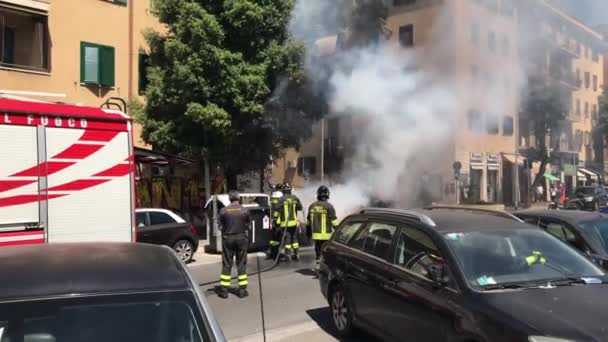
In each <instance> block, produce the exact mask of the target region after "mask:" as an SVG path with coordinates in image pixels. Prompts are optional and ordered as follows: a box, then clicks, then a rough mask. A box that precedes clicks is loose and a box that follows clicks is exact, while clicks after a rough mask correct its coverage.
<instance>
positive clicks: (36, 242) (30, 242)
mask: <svg viewBox="0 0 608 342" xmlns="http://www.w3.org/2000/svg"><path fill="white" fill-rule="evenodd" d="M43 243H44V238H41V239H32V240H18V241H6V242H2V241H0V247H1V246H17V245H19V246H23V245H40V244H43Z"/></svg>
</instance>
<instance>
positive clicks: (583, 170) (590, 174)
mask: <svg viewBox="0 0 608 342" xmlns="http://www.w3.org/2000/svg"><path fill="white" fill-rule="evenodd" d="M578 171H580V172H582V173H584V174H585V175H587V176H589V177H590V178H591V179H592V180H597V173H595V172H592V171H589V170H587V169H583V168H582V167H579V168H578Z"/></svg>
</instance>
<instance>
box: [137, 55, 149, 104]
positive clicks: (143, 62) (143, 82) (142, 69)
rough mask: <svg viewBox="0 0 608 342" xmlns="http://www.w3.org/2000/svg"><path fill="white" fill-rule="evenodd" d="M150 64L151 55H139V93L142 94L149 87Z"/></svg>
mask: <svg viewBox="0 0 608 342" xmlns="http://www.w3.org/2000/svg"><path fill="white" fill-rule="evenodd" d="M149 66H150V56H148V55H144V54H140V55H139V94H140V95H142V94H143V93H145V92H146V88H148V67H149Z"/></svg>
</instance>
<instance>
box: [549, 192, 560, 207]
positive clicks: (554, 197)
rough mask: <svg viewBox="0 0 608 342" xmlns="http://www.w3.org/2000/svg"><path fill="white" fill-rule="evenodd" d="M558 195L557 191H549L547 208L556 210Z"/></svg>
mask: <svg viewBox="0 0 608 342" xmlns="http://www.w3.org/2000/svg"><path fill="white" fill-rule="evenodd" d="M558 203H559V202H558V197H557V192H555V191H552V192H551V203H549V210H558V209H559V206H558Z"/></svg>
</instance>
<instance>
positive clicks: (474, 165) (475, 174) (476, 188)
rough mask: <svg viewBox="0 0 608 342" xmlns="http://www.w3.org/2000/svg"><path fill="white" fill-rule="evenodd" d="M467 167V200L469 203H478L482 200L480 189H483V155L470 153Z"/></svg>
mask: <svg viewBox="0 0 608 342" xmlns="http://www.w3.org/2000/svg"><path fill="white" fill-rule="evenodd" d="M469 165H470V171H469V186H468V188H469V191H468V196H467V199H468V202H469V203H479V202H481V201H482V200H483V198H482V191H481V189H482V188H484V187H483V184H482V183H483V182H482V181H483V174H484V170H485V167H486V166H485V164H484V162H483V153H476V152H471V155H470V159H469ZM483 197H485V196H483Z"/></svg>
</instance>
